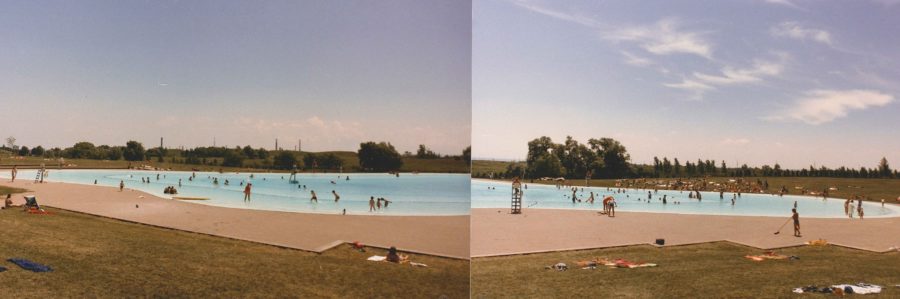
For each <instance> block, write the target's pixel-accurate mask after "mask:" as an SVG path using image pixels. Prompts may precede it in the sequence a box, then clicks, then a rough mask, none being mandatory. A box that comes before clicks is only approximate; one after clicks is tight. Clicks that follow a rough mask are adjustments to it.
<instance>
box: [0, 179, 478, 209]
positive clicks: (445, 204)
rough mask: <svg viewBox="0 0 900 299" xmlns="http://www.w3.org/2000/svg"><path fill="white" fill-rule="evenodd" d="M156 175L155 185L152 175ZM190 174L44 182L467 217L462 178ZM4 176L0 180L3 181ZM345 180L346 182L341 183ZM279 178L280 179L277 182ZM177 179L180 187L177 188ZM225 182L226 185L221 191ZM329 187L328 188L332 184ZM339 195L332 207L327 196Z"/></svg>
mask: <svg viewBox="0 0 900 299" xmlns="http://www.w3.org/2000/svg"><path fill="white" fill-rule="evenodd" d="M36 173H37V172H36V171H35V170H20V171H19V174H18V176H17V179H20V180H34V177H35V175H36ZM157 174H159V180H157V179H156V175H157ZM191 174H192V173H191V172H179V171H139V170H50V173H49V176H48V177H47V179H46V180H47V181H52V182H64V183H77V184H94V180H97V184H98V185H101V186H115V187H118V186H119V181H120V180H124V181H125V187H126V188H131V189H136V190H140V191H144V192H147V193H150V194H153V195H156V196H159V197H163V198H171V197H172V195H168V194H164V193H163V190H164V189H165V188H166V186H175V187H176V188H177V189H178V195H175V196H192V197H208V198H210V200H200V201H190V202H193V203H197V204H207V205H213V206H222V207H231V208H242V209H259V210H274V211H289V212H308V213H323V214H339V213H341V211H342V210H343V209H347V214H357V215H361V214H366V215H368V214H374V215H468V214H469V192H468V191H469V182H470V179H469V175H468V174H410V173H402V174H400V177H395V176H393V175H388V174H384V173H377V174H371V173H350V174H345V175H341V177H340V178H338V174H332V173H328V174H298V175H297V177H298V180H299V185H300V186H302V185H306V189H303V188H298V184H291V183H290V182H289V181H288V176H289V174H281V173H255V174H254V178H252V179H251V178H250V173H214V172H197V173H196V178H195V179H194V180H193V181H191V180H188V178H189V177H190V176H191ZM9 176H10V173H9V172H7V171H4V173H2V174H0V177H4V178H9ZM346 176H349V177H350V180H346ZM141 177H144V178H147V177H149V178H150V183H141ZM282 177H283V179H282ZM213 178H218V179H219V184H218V185H215V184H213ZM179 179H181V184H182V186H181V187H180V188H179V187H178V180H179ZM225 180H228V181H229V183H230V184H229V185H227V186H226V185H225V184H224V183H225ZM332 181H333V182H334V183H332ZM241 182H244V183H245V184H246V183H247V182H250V183H253V187H252V198H251V201H250V202H249V203H245V202H244V201H243V196H244V194H243V191H244V186H241V184H240V183H241ZM311 190H315V191H316V195H317V197H318V203H316V202H311V201H310V198H311V196H310V191H311ZM332 190H334V191H336V192H337V193H338V195H340V197H341V198H340V201H338V202H335V201H334V196H333V195H332V193H331V191H332ZM370 196H374V197H375V198H379V197H384V198H386V199H388V200H390V201H391V203H390V205H388V207H387V208H384V207H382V209H381V210H380V211H378V212H374V213H370V212H368V211H369V197H370Z"/></svg>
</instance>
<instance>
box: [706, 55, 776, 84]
mask: <svg viewBox="0 0 900 299" xmlns="http://www.w3.org/2000/svg"><path fill="white" fill-rule="evenodd" d="M783 70H784V66H783V65H782V64H780V63H774V62H768V61H756V62H755V63H754V64H753V67H750V68H743V69H740V68H734V67H730V66H726V67H724V68H722V74H721V75H708V74H704V73H698V72H695V73H694V77H696V78H697V79H698V80H700V81H703V82H706V83H709V84H715V85H728V84H738V83H753V82H759V81H762V77H764V76H777V75H779V74H781V72H782V71H783Z"/></svg>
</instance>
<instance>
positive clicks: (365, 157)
mask: <svg viewBox="0 0 900 299" xmlns="http://www.w3.org/2000/svg"><path fill="white" fill-rule="evenodd" d="M357 157H358V158H359V166H360V167H361V168H362V169H363V170H366V171H377V172H384V171H394V170H399V169H400V167H402V166H403V160H402V159H401V157H400V153H398V152H397V149H395V148H394V146H393V145H391V144H390V143H386V142H379V143H375V142H372V141H369V142H364V143H360V144H359V151H357Z"/></svg>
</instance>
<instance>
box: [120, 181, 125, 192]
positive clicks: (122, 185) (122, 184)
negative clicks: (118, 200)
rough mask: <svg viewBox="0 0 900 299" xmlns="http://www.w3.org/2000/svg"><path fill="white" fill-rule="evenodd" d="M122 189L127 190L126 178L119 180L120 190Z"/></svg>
mask: <svg viewBox="0 0 900 299" xmlns="http://www.w3.org/2000/svg"><path fill="white" fill-rule="evenodd" d="M122 190H125V180H120V181H119V192H122Z"/></svg>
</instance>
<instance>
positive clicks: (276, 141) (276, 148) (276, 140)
mask: <svg viewBox="0 0 900 299" xmlns="http://www.w3.org/2000/svg"><path fill="white" fill-rule="evenodd" d="M275 150H276V151H277V150H278V138H275Z"/></svg>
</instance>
